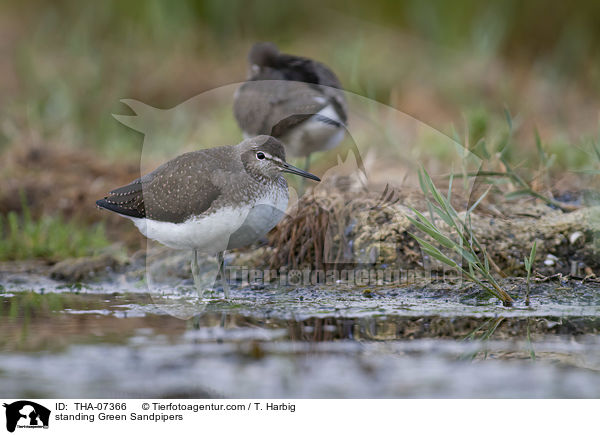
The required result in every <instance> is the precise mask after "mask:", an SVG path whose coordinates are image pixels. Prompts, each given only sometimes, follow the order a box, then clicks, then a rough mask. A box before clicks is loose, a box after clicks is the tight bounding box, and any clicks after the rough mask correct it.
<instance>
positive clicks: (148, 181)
mask: <svg viewBox="0 0 600 435" xmlns="http://www.w3.org/2000/svg"><path fill="white" fill-rule="evenodd" d="M282 172H288V173H291V174H296V175H300V176H302V177H306V178H310V179H313V180H316V181H321V180H320V179H319V178H318V177H316V176H315V175H313V174H310V173H308V172H306V171H303V170H301V169H298V168H296V167H294V166H292V165H290V164H288V163H286V161H285V150H284V147H283V145H282V144H281V142H280V141H279V140H277V139H275V138H273V137H270V136H257V137H254V138H251V139H246V140H244V141H243V142H241V143H239V144H238V145H233V146H223V147H217V148H209V149H203V150H199V151H194V152H190V153H186V154H182V155H180V156H178V157H176V158H174V159H173V160H170V161H168V162H166V163H164V164H162V165H161V166H159V167H158V168H156V169H155V170H154V171H152V172H150V173H149V174H146V175H144V176H143V177H141V178H138V179H137V180H135V181H133V182H131V183H130V184H128V185H127V186H124V187H119V188H118V189H115V190H112V191H111V192H109V194H108V196H106V197H105V198H104V199H100V200H98V201H96V204H97V205H98V207H100V208H104V209H106V210H110V211H113V212H115V213H118V214H120V215H121V216H124V217H126V218H129V219H131V220H132V221H133V223H134V224H135V225H136V226H137V228H138V229H139V230H140V232H141V233H142V234H143V235H144V236H146V237H148V238H150V239H153V240H156V241H158V242H160V243H162V244H163V245H166V246H169V247H171V248H175V249H191V250H193V252H194V256H193V260H192V276H193V278H194V283H195V285H196V289H197V290H198V293H199V295H200V296H202V293H203V291H202V288H201V285H200V279H199V273H198V252H199V251H200V252H204V253H208V254H217V258H218V262H219V275H220V276H221V280H222V282H223V289H224V292H225V297H226V298H228V297H229V285H228V284H227V281H226V279H225V275H224V273H223V251H225V250H227V249H234V248H239V247H242V246H246V245H249V244H251V243H253V242H255V241H257V240H258V239H260V238H261V237H263V236H264V235H265V234H267V233H268V232H269V231H270V230H271V229H272V228H273V227H274V226H275V225H277V223H278V222H279V221H280V220H281V218H282V217H283V215H284V212H285V210H286V208H287V204H288V186H287V182H286V180H285V178H284V177H283V176H282Z"/></svg>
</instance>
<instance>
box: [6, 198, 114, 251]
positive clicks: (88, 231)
mask: <svg viewBox="0 0 600 435" xmlns="http://www.w3.org/2000/svg"><path fill="white" fill-rule="evenodd" d="M23 210H24V211H23V214H22V215H21V216H19V215H18V214H17V213H16V212H14V211H11V212H9V213H8V214H6V215H0V236H1V238H0V261H14V260H26V259H31V258H43V259H49V260H54V261H58V260H61V259H64V258H69V257H82V256H86V255H94V254H97V253H98V252H99V251H100V250H101V249H103V248H105V247H107V246H108V245H109V244H110V242H109V241H108V239H107V238H106V234H105V230H104V225H103V224H102V223H99V224H95V225H93V226H85V225H82V224H79V223H76V222H75V221H66V220H65V219H64V218H62V217H61V216H43V217H42V218H40V219H39V220H35V219H33V218H32V217H31V213H30V212H29V209H28V208H27V207H26V206H24V207H23Z"/></svg>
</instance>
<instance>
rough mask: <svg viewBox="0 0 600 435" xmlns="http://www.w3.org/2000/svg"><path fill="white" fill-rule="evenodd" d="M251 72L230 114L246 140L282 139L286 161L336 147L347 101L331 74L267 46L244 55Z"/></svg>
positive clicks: (311, 61) (343, 128) (256, 47)
mask: <svg viewBox="0 0 600 435" xmlns="http://www.w3.org/2000/svg"><path fill="white" fill-rule="evenodd" d="M248 62H249V64H250V73H249V78H248V81H246V82H245V83H244V84H243V85H241V86H240V88H239V89H238V90H237V91H236V94H235V97H234V106H233V112H234V115H235V118H236V120H237V122H238V124H239V126H240V128H241V129H242V131H243V133H244V136H245V137H251V136H255V135H258V134H269V135H271V136H273V137H276V138H278V139H281V141H282V142H283V144H284V145H285V149H286V152H287V154H288V156H292V157H306V162H305V168H304V169H305V170H308V167H309V164H310V154H311V153H313V152H315V151H324V150H328V149H331V148H334V147H335V146H336V145H337V144H338V143H340V141H341V140H342V139H343V138H344V130H345V128H346V122H347V119H348V115H347V108H346V99H345V98H344V91H343V90H342V89H341V84H340V82H339V80H338V78H337V77H336V76H335V74H334V73H333V72H332V71H331V70H330V69H329V68H327V67H326V66H325V65H323V64H322V63H319V62H317V61H314V60H311V59H307V58H305V57H299V56H292V55H290V54H283V53H280V52H279V50H278V49H277V47H276V46H275V45H274V44H272V43H270V42H260V43H257V44H255V45H254V46H253V47H252V48H251V50H250V53H249V54H248Z"/></svg>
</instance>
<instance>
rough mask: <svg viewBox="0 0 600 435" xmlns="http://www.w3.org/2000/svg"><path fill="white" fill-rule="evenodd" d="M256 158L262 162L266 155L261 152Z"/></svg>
mask: <svg viewBox="0 0 600 435" xmlns="http://www.w3.org/2000/svg"><path fill="white" fill-rule="evenodd" d="M256 158H257V159H258V160H262V159H264V158H265V154H264V153H263V152H261V151H259V152H257V153H256Z"/></svg>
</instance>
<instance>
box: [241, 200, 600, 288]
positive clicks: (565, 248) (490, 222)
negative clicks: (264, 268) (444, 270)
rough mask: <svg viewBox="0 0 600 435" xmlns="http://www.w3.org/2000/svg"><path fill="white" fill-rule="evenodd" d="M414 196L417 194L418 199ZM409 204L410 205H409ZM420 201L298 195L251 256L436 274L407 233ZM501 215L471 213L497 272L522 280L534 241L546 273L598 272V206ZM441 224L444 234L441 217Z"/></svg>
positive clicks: (273, 263) (534, 208) (531, 208)
mask: <svg viewBox="0 0 600 435" xmlns="http://www.w3.org/2000/svg"><path fill="white" fill-rule="evenodd" d="M413 198H414V196H413ZM411 202H412V204H411ZM411 205H414V206H415V207H417V208H418V207H419V206H421V208H420V210H421V211H422V212H423V213H426V214H427V210H426V208H423V206H422V201H418V200H416V201H415V200H414V199H413V200H412V201H410V198H409V201H408V202H407V201H403V202H402V203H401V202H400V201H398V200H397V202H395V203H391V204H390V203H386V202H383V203H382V202H381V195H380V194H370V195H365V196H363V197H356V196H349V195H346V194H342V193H339V192H327V193H319V192H317V193H313V194H312V195H309V196H306V197H303V198H301V200H300V203H299V205H298V209H297V211H293V212H292V213H291V214H290V215H289V216H287V217H285V218H284V220H283V221H282V222H281V223H280V224H279V225H278V227H277V228H276V229H275V230H274V231H273V232H272V233H271V234H270V237H269V241H270V243H269V246H270V247H271V248H270V249H269V248H267V250H266V252H264V253H260V254H258V253H257V255H256V257H251V259H252V260H254V262H255V263H259V264H260V263H261V256H262V257H266V258H263V263H265V264H267V265H268V266H269V267H271V268H275V269H278V268H280V267H284V268H286V267H287V268H302V267H307V266H308V267H312V268H315V269H329V268H343V267H355V266H360V265H366V266H395V267H398V268H400V269H404V270H412V269H415V268H416V269H423V268H427V269H434V270H435V269H439V268H440V266H441V264H438V263H437V262H436V261H432V260H431V259H429V258H427V257H423V255H422V254H421V250H420V248H419V246H418V244H417V243H416V242H415V241H414V239H413V238H412V237H411V236H410V233H415V234H419V231H418V230H417V229H416V228H415V227H414V226H413V225H412V224H411V223H410V221H409V220H408V219H407V217H408V216H410V217H414V213H413V212H412V210H411V209H410V208H409V207H410V206H411ZM502 211H503V212H502V213H496V215H495V216H490V215H489V213H485V214H481V213H479V212H477V210H476V211H475V212H474V213H473V214H472V227H473V232H474V234H475V235H476V236H477V238H478V239H479V241H480V242H481V243H482V245H483V246H485V247H486V249H487V251H488V253H489V254H490V256H491V258H492V261H493V263H494V266H496V272H498V273H503V274H505V275H508V276H523V275H524V274H525V268H524V265H523V258H524V257H525V256H527V255H529V253H530V250H531V247H532V246H533V243H534V241H537V253H538V254H537V257H536V262H535V265H534V269H535V270H536V271H538V272H540V273H542V274H548V275H552V274H556V273H562V274H565V275H566V274H572V275H574V276H581V277H585V276H588V275H593V274H596V275H598V274H600V207H585V208H580V209H577V210H575V211H572V212H568V213H565V212H562V211H560V210H557V209H553V208H551V207H548V206H545V205H531V204H525V203H524V204H519V205H518V207H515V208H512V209H511V207H510V206H509V205H508V204H505V205H504V206H503V207H502ZM437 223H438V226H439V227H440V228H441V229H442V230H447V229H448V228H447V226H446V225H445V224H444V222H441V221H440V220H439V219H438V222H437Z"/></svg>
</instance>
